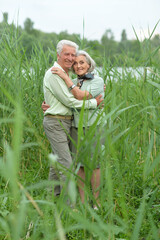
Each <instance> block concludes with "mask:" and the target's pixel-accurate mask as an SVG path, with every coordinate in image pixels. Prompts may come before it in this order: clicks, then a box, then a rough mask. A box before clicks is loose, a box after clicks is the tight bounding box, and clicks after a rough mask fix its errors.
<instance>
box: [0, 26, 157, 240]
mask: <svg viewBox="0 0 160 240" xmlns="http://www.w3.org/2000/svg"><path fill="white" fill-rule="evenodd" d="M20 39H21V36H20V33H19V32H18V31H17V30H16V31H15V30H14V29H13V30H12V31H10V32H8V31H5V30H4V33H3V35H2V39H1V45H0V53H1V54H0V64H1V68H0V76H1V81H0V88H1V91H0V126H1V127H0V182H1V187H0V193H1V197H0V205H1V207H0V238H1V239H11V240H17V239H33V240H34V239H38V240H39V239H47V240H49V239H67V237H68V239H81V240H82V239H98V240H99V239H100V240H101V239H102V240H104V239H111V240H112V239H134V240H135V239H159V234H160V233H159V229H160V225H159V213H160V212H159V206H160V205H159V197H160V194H159V193H160V192H159V164H160V163H159V159H160V148H159V146H160V138H159V134H160V128H159V122H160V118H159V115H160V114H159V113H160V112H159V99H160V97H159V96H160V95H159V90H160V82H159V68H158V66H157V65H155V64H154V56H155V55H154V54H158V51H156V53H155V51H154V52H151V49H150V48H149V47H148V46H149V42H148V43H146V48H145V51H144V55H143V56H142V59H140V61H142V63H143V66H144V65H145V67H144V69H143V71H142V72H139V76H135V75H132V73H131V70H129V69H128V68H126V67H125V66H124V67H123V71H122V73H119V71H118V70H117V69H116V68H114V67H112V66H111V65H110V63H109V62H104V66H103V71H102V73H101V76H102V77H103V78H104V79H106V77H107V79H108V81H107V82H106V93H105V100H104V101H105V106H104V108H103V112H104V114H105V115H104V117H103V124H102V125H101V127H100V128H99V130H98V131H99V132H98V134H97V139H96V140H97V145H96V147H93V144H94V141H95V138H94V135H95V133H96V131H97V127H96V124H94V125H93V126H91V127H90V129H89V130H87V131H86V134H85V136H84V134H83V129H82V125H81V124H82V121H80V126H79V132H78V134H79V141H78V146H77V147H78V151H79V152H80V154H79V155H78V161H84V162H85V163H87V166H88V167H85V172H86V176H87V177H86V181H85V196H86V201H85V203H84V205H82V204H81V202H80V199H79V195H78V191H77V188H76V186H77V180H78V177H77V174H76V173H77V170H78V167H79V166H77V169H75V170H74V171H73V170H72V169H70V170H67V169H64V168H62V166H60V165H58V163H57V162H56V158H55V156H54V155H49V154H50V153H51V149H50V145H49V142H48V140H47V139H46V137H45V135H44V131H43V126H42V121H43V113H42V110H41V103H42V101H43V91H42V83H43V76H44V73H45V71H46V69H48V68H49V67H50V66H51V60H52V62H53V61H54V60H55V58H56V53H55V51H51V50H50V49H48V53H47V54H44V52H43V47H42V46H41V45H40V44H39V45H38V46H34V48H33V55H32V57H31V58H30V59H28V58H27V57H26V54H25V49H23V47H22V46H21V41H20ZM148 41H149V40H148ZM54 48H55V47H54V46H53V49H54ZM147 51H148V52H147ZM122 57H123V56H122ZM148 59H150V61H148ZM151 60H152V61H151ZM129 61H131V60H130V59H128V62H129ZM148 62H150V63H151V65H150V66H149V67H148ZM152 62H153V63H152ZM144 63H145V64H144ZM132 67H133V68H134V67H135V71H139V69H137V68H136V66H132ZM83 111H84V108H82V110H81V113H80V117H81V118H83ZM97 121H98V119H97ZM101 138H103V139H104V147H103V148H101V144H100V140H101ZM71 140H72V139H71ZM91 154H93V159H94V160H95V161H97V160H98V161H99V163H100V166H101V189H100V203H101V207H100V209H99V211H97V212H96V211H94V210H93V209H92V203H95V199H94V197H93V194H92V191H91V187H90V178H91V174H92V171H91V169H92V166H91V163H90V162H91V161H90V160H91ZM50 162H51V164H54V166H55V167H56V168H57V169H61V170H62V171H64V173H65V174H66V175H67V179H68V181H69V198H70V201H71V202H72V204H73V205H74V208H76V211H73V209H72V208H71V207H70V206H66V204H65V198H66V196H65V192H66V191H67V187H68V184H67V183H66V184H64V187H63V193H62V196H60V197H59V198H58V199H55V197H54V196H52V195H51V194H49V193H48V190H47V189H48V187H52V186H53V184H57V182H49V181H48V180H47V179H48V171H49V164H50Z"/></svg>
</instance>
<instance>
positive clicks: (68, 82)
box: [51, 67, 92, 100]
mask: <svg viewBox="0 0 160 240" xmlns="http://www.w3.org/2000/svg"><path fill="white" fill-rule="evenodd" d="M51 72H52V73H53V74H57V75H58V76H59V77H60V78H62V79H63V80H64V81H65V83H66V85H67V87H68V88H70V87H71V86H72V85H73V82H72V80H71V79H70V78H69V76H68V75H67V74H66V73H65V72H63V71H62V70H61V69H60V68H57V67H52V68H51ZM71 92H72V94H73V95H74V97H75V98H77V99H78V100H83V99H84V98H86V99H90V98H92V95H91V94H90V93H89V92H88V91H82V90H80V89H79V88H78V87H77V86H76V87H74V88H73V89H71Z"/></svg>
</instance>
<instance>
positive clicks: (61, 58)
mask: <svg viewBox="0 0 160 240" xmlns="http://www.w3.org/2000/svg"><path fill="white" fill-rule="evenodd" d="M75 55H76V49H75V48H74V47H71V46H68V45H64V46H63V49H62V52H61V53H60V55H59V54H57V62H58V64H59V65H60V66H61V67H62V68H63V69H64V70H65V71H66V72H68V70H69V69H70V68H71V67H72V65H73V63H74V61H75Z"/></svg>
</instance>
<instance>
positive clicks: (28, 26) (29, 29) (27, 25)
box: [24, 18, 34, 33]
mask: <svg viewBox="0 0 160 240" xmlns="http://www.w3.org/2000/svg"><path fill="white" fill-rule="evenodd" d="M33 25H34V22H32V20H31V19H30V18H26V20H25V21H24V30H25V31H26V32H27V33H32V31H33Z"/></svg>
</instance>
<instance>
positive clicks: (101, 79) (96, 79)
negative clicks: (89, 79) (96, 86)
mask: <svg viewBox="0 0 160 240" xmlns="http://www.w3.org/2000/svg"><path fill="white" fill-rule="evenodd" d="M94 81H99V82H101V83H104V80H103V78H102V77H100V76H98V75H94Z"/></svg>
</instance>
